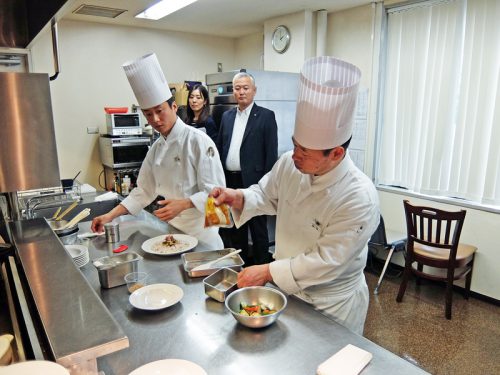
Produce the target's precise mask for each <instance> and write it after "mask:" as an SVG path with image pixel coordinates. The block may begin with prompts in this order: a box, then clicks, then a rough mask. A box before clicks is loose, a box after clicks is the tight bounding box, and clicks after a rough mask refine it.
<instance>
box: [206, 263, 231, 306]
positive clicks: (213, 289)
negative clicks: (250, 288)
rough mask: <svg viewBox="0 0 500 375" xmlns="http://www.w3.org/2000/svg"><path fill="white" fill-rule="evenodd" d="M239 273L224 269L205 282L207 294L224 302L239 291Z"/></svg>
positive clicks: (207, 278)
mask: <svg viewBox="0 0 500 375" xmlns="http://www.w3.org/2000/svg"><path fill="white" fill-rule="evenodd" d="M237 283H238V272H236V271H233V270H232V269H231V268H222V269H220V270H218V271H216V272H214V273H213V274H211V275H210V276H208V277H206V278H205V279H204V280H203V286H204V287H205V294H206V295H207V296H209V297H212V298H213V299H215V300H217V301H219V302H224V301H225V300H226V297H227V296H228V295H229V294H231V293H232V292H234V291H235V290H236V289H238V285H237Z"/></svg>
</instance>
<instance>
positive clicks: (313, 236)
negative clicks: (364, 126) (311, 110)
mask: <svg viewBox="0 0 500 375" xmlns="http://www.w3.org/2000/svg"><path fill="white" fill-rule="evenodd" d="M243 192H244V199H245V204H244V208H243V210H242V211H241V212H238V211H236V210H234V212H233V214H234V215H233V216H234V218H235V223H236V225H237V226H240V225H242V224H243V223H245V222H246V221H247V220H248V219H250V218H251V217H253V216H256V215H277V217H276V250H275V254H274V258H275V261H274V262H272V263H270V272H271V275H272V277H273V280H274V282H275V283H276V285H277V286H278V287H280V288H281V289H282V290H284V291H285V292H287V293H288V294H295V295H297V296H298V297H300V298H302V299H304V300H305V301H307V302H309V303H311V304H312V305H313V306H315V307H316V308H317V309H318V310H320V311H323V312H324V313H325V314H326V315H329V316H330V317H332V318H333V319H334V320H335V321H337V322H339V323H341V324H343V325H344V326H346V327H348V328H350V329H351V330H352V331H354V332H357V333H359V334H362V333H363V326H364V322H365V319H366V313H367V310H368V287H367V285H366V281H365V277H364V274H363V269H364V267H365V265H366V257H367V254H368V249H367V243H368V240H369V239H370V237H371V235H372V234H373V232H374V231H375V229H376V228H377V226H378V223H379V220H380V219H379V218H380V213H379V203H378V195H377V192H376V189H375V187H374V185H373V183H372V182H371V180H370V179H369V178H368V177H367V176H366V175H365V174H364V173H363V172H362V171H360V170H359V169H358V168H357V167H356V166H355V165H354V163H353V162H352V160H351V159H350V157H349V154H346V156H345V158H344V160H342V162H341V163H340V164H339V165H338V166H337V167H336V168H334V169H333V170H331V171H330V172H328V173H326V174H325V175H322V176H311V175H306V174H302V173H301V172H300V171H299V170H298V169H297V168H295V165H294V163H293V160H292V152H288V153H286V154H284V155H283V156H282V157H281V158H280V159H279V160H278V162H277V163H276V164H275V165H274V167H273V169H272V170H271V171H270V172H269V173H268V174H266V175H265V176H264V177H263V178H262V179H261V180H260V181H259V183H258V184H256V185H252V186H250V187H249V188H248V189H245V190H243Z"/></svg>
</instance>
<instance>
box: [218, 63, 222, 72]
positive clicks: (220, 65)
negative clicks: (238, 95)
mask: <svg viewBox="0 0 500 375" xmlns="http://www.w3.org/2000/svg"><path fill="white" fill-rule="evenodd" d="M217 71H218V72H222V63H217Z"/></svg>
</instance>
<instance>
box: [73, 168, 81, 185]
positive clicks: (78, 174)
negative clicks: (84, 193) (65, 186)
mask: <svg viewBox="0 0 500 375" xmlns="http://www.w3.org/2000/svg"><path fill="white" fill-rule="evenodd" d="M80 173H82V171H79V172H78V173H77V174H76V176H75V177H73V183H75V180H76V178H77V177H78V176H80Z"/></svg>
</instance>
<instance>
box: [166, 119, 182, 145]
mask: <svg viewBox="0 0 500 375" xmlns="http://www.w3.org/2000/svg"><path fill="white" fill-rule="evenodd" d="M180 123H181V120H180V118H179V116H177V119H176V120H175V123H174V126H172V129H170V133H168V135H167V136H166V137H165V136H164V135H163V134H162V135H161V137H162V138H163V141H164V143H171V142H170V141H173V140H176V139H177V138H178V135H179V134H180V133H181V132H182V129H181V128H182V125H181V124H180Z"/></svg>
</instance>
